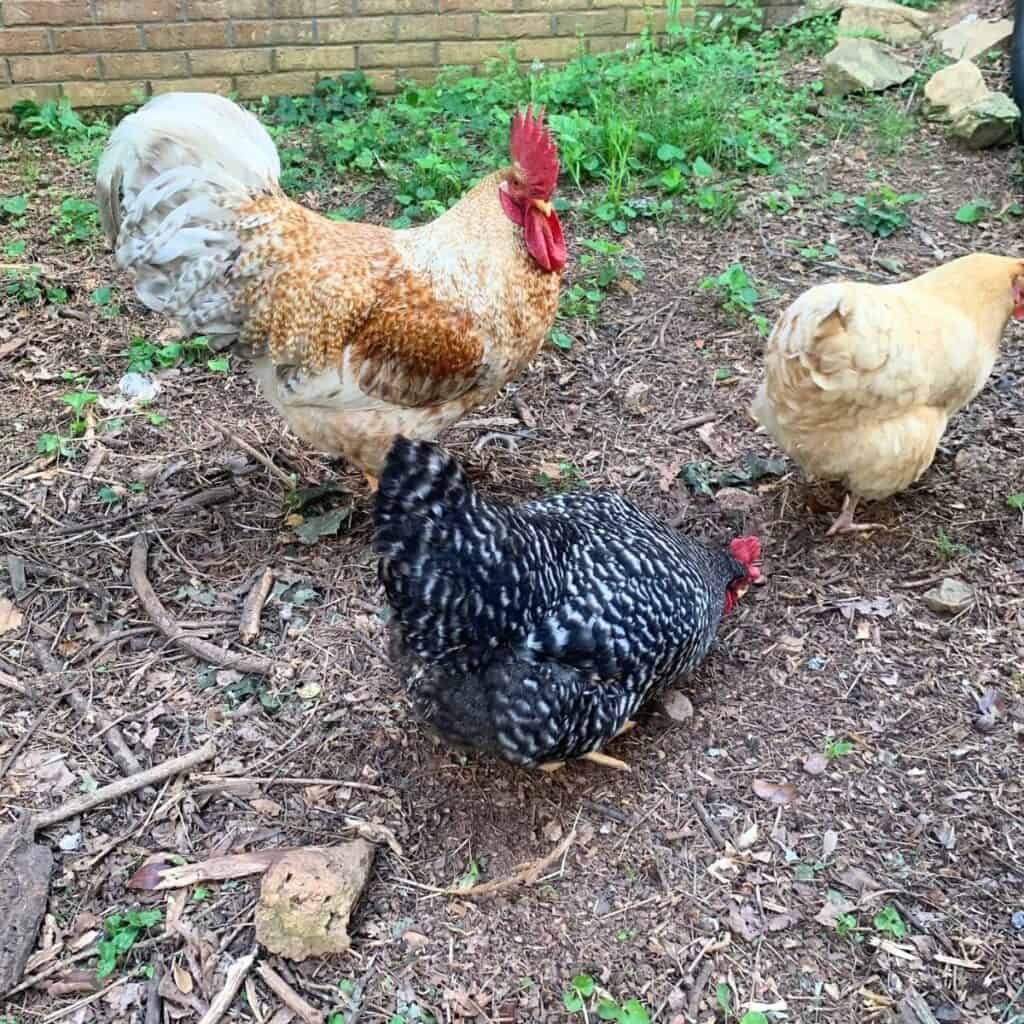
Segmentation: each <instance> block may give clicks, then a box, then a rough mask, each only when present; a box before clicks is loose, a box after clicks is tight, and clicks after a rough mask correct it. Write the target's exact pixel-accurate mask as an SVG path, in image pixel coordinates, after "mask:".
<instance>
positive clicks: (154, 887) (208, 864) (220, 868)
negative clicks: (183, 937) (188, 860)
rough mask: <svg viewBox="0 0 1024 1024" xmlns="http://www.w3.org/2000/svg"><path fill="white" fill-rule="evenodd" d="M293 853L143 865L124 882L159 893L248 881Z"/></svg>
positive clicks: (273, 851)
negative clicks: (227, 881) (210, 884)
mask: <svg viewBox="0 0 1024 1024" xmlns="http://www.w3.org/2000/svg"><path fill="white" fill-rule="evenodd" d="M289 853H291V849H290V848H284V849H280V850H265V851H263V852H253V853H231V854H228V855H226V856H224V857H211V858H209V860H201V861H197V862H196V863H195V864H176V865H172V866H166V867H165V866H164V865H163V863H162V862H160V861H151V862H150V863H148V864H143V865H142V867H141V868H139V870H138V871H136V872H135V874H134V875H132V877H131V878H129V879H128V881H127V882H126V883H125V884H126V885H127V887H128V888H129V889H144V890H146V891H149V892H159V891H160V890H162V889H181V888H184V887H185V886H188V885H197V884H198V883H199V882H223V881H226V880H228V879H231V878H247V877H248V876H249V875H261V874H263V872H264V871H266V870H267V869H268V868H270V867H272V866H273V865H274V864H276V863H277V862H278V861H279V860H280V859H281V858H282V857H285V856H287V854H289Z"/></svg>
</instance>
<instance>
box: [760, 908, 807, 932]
mask: <svg viewBox="0 0 1024 1024" xmlns="http://www.w3.org/2000/svg"><path fill="white" fill-rule="evenodd" d="M799 921H800V915H799V914H797V913H796V912H795V911H792V910H787V911H786V912H785V913H783V914H772V916H771V917H769V918H768V919H767V920H766V921H765V924H766V925H767V926H768V931H770V932H781V931H785V929H787V928H791V927H792V926H793V925H795V924H797V923H799Z"/></svg>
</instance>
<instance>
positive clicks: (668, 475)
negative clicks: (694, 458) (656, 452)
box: [657, 455, 685, 494]
mask: <svg viewBox="0 0 1024 1024" xmlns="http://www.w3.org/2000/svg"><path fill="white" fill-rule="evenodd" d="M684 461H685V459H684V458H683V456H682V455H680V456H679V457H678V458H676V459H673V460H672V461H671V462H667V463H665V464H664V465H662V466H658V467H657V469H658V490H659V491H661V492H662V493H663V494H668V492H669V491H671V490H672V487H673V485H674V484H675V482H676V478H677V477H678V476H679V470H681V469H682V468H683V462H684Z"/></svg>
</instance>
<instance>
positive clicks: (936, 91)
mask: <svg viewBox="0 0 1024 1024" xmlns="http://www.w3.org/2000/svg"><path fill="white" fill-rule="evenodd" d="M988 91H989V90H988V86H987V85H985V79H984V78H982V75H981V72H980V71H979V70H978V67H977V65H976V64H973V63H972V62H971V61H969V60H958V61H957V62H956V63H955V64H950V65H949V67H945V68H943V69H942V70H941V71H936V72H935V74H934V75H932V77H931V78H929V79H928V84H927V85H926V86H925V87H924V102H925V112H926V113H927V114H928V116H929V117H931V118H933V119H934V120H936V121H949V120H950V119H951V118H952V117H953V115H954V114H956V113H957V112H958V111H960V110H962V109H963V108H964V107H969V106H970V105H971V104H972V103H977V102H978V100H982V99H984V98H985V97H986V96H987V95H988Z"/></svg>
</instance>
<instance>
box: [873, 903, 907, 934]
mask: <svg viewBox="0 0 1024 1024" xmlns="http://www.w3.org/2000/svg"><path fill="white" fill-rule="evenodd" d="M871 923H872V924H873V925H874V926H875V928H876V930H878V931H880V932H888V933H889V934H890V935H892V936H893V937H894V938H897V939H902V938H903V936H904V935H906V934H907V925H906V922H905V921H904V920H903V918H902V917H900V914H899V911H898V910H897V909H896V908H895V907H892V906H888V907H886V908H885V909H884V910H881V911H879V912H878V913H877V914H875V917H874V920H873V921H872V922H871Z"/></svg>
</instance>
